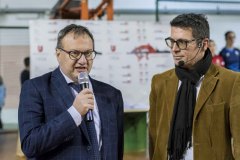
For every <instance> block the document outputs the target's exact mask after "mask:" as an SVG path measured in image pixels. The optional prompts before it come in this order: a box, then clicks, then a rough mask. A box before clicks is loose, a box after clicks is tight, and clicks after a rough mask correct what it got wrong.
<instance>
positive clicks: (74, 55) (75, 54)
mask: <svg viewBox="0 0 240 160" xmlns="http://www.w3.org/2000/svg"><path fill="white" fill-rule="evenodd" d="M57 49H60V50H62V51H63V52H65V53H67V54H68V55H69V58H70V59H71V60H79V59H80V58H81V57H82V55H84V57H85V58H86V60H93V59H94V58H95V57H96V54H101V53H98V52H96V51H95V50H89V51H85V52H81V51H77V50H73V51H66V50H64V49H62V48H57Z"/></svg>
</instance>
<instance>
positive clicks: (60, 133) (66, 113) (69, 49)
mask: <svg viewBox="0 0 240 160" xmlns="http://www.w3.org/2000/svg"><path fill="white" fill-rule="evenodd" d="M97 53H98V52H96V51H95V48H94V38H93V35H92V33H91V32H90V31H89V30H88V29H87V28H85V27H83V26H80V25H75V24H71V25H68V26H66V27H65V28H63V29H62V30H61V31H60V32H59V33H58V38H57V45H56V58H57V61H58V63H59V67H58V68H56V69H55V70H54V71H52V72H49V73H46V74H44V75H42V76H39V77H36V78H33V79H30V80H28V81H26V82H25V83H24V84H23V86H22V89H21V94H20V103H19V112H18V117H19V119H18V120H19V129H20V139H21V146H22V150H23V152H24V154H25V155H26V156H27V157H28V158H32V159H45V160H53V159H67V160H86V159H89V160H102V159H104V160H122V159H123V135H124V134H123V99H122V94H121V92H120V90H118V89H116V88H114V87H112V86H110V85H108V84H106V83H103V82H100V81H97V80H95V79H92V78H91V77H90V76H89V77H88V76H87V77H88V78H89V79H90V80H89V88H84V89H82V90H80V88H81V86H80V84H79V82H78V76H79V74H80V73H83V72H87V73H90V71H91V69H92V65H93V60H94V58H95V56H96V54H97ZM80 80H81V79H80ZM90 109H91V110H92V112H93V117H92V118H93V120H92V121H89V120H87V117H86V115H89V110H90Z"/></svg>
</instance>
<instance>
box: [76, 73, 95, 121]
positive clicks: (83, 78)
mask: <svg viewBox="0 0 240 160" xmlns="http://www.w3.org/2000/svg"><path fill="white" fill-rule="evenodd" d="M78 83H79V84H80V86H81V87H82V90H83V89H86V88H88V89H89V78H88V73H87V72H80V74H79V75H78ZM86 120H87V121H92V120H93V112H92V109H91V108H90V109H89V110H88V112H87V114H86Z"/></svg>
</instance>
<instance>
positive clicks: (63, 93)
mask: <svg viewBox="0 0 240 160" xmlns="http://www.w3.org/2000/svg"><path fill="white" fill-rule="evenodd" d="M51 84H53V86H54V88H55V89H56V90H57V92H58V94H59V95H60V97H61V99H62V100H63V102H64V104H65V106H66V107H67V108H69V107H71V106H72V103H73V100H74V96H73V94H72V92H71V89H70V87H69V86H68V84H67V82H66V80H65V78H64V77H63V75H62V73H61V71H60V69H59V68H57V69H56V70H54V71H53V73H52V78H51ZM61 103H62V102H60V104H61Z"/></svg>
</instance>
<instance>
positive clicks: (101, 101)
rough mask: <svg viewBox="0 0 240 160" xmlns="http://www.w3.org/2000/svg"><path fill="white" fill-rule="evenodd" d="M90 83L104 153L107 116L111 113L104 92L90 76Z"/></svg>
mask: <svg viewBox="0 0 240 160" xmlns="http://www.w3.org/2000/svg"><path fill="white" fill-rule="evenodd" d="M90 80H91V83H92V87H93V92H94V96H95V99H96V103H97V105H98V110H99V116H100V121H101V131H100V132H101V136H102V137H101V138H102V147H103V148H102V151H103V155H106V153H105V152H106V149H105V148H104V146H107V143H108V137H109V136H108V130H109V126H108V124H109V119H110V118H109V117H110V115H109V114H111V113H110V112H109V111H110V108H109V103H108V99H107V97H106V96H105V93H103V91H102V90H101V89H100V86H99V84H96V83H97V82H96V81H95V80H93V79H92V78H90Z"/></svg>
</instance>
